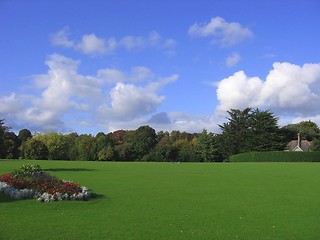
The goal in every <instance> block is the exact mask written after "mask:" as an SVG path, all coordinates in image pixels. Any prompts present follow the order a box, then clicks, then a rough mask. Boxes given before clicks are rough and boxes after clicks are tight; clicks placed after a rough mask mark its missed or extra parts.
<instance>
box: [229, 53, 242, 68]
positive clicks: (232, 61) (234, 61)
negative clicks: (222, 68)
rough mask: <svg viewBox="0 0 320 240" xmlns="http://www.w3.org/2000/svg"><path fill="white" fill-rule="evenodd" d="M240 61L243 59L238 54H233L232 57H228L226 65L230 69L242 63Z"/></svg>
mask: <svg viewBox="0 0 320 240" xmlns="http://www.w3.org/2000/svg"><path fill="white" fill-rule="evenodd" d="M240 59H241V57H240V55H239V54H238V53H233V54H232V55H230V56H229V57H227V59H226V64H227V66H228V67H233V66H235V65H236V64H237V63H238V62H239V61H240Z"/></svg>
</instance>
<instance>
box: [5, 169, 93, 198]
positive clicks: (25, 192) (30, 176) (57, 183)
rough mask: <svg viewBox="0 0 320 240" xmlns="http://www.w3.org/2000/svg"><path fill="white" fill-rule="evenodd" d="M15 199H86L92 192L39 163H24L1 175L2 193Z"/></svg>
mask: <svg viewBox="0 0 320 240" xmlns="http://www.w3.org/2000/svg"><path fill="white" fill-rule="evenodd" d="M1 192H3V193H4V194H7V195H9V196H10V197H11V198H13V199H22V198H37V199H38V200H39V201H46V202H50V201H55V200H66V199H72V200H81V199H82V200H86V199H88V198H90V197H91V192H90V191H89V190H88V189H87V188H86V187H83V186H80V185H79V184H76V183H73V182H69V181H63V180H60V179H57V178H55V177H53V176H51V175H49V174H48V173H46V172H45V171H43V170H42V169H41V167H40V166H39V165H36V166H34V165H26V166H25V165H23V166H22V167H21V168H20V169H19V170H15V171H13V172H12V173H6V174H3V175H0V193H1Z"/></svg>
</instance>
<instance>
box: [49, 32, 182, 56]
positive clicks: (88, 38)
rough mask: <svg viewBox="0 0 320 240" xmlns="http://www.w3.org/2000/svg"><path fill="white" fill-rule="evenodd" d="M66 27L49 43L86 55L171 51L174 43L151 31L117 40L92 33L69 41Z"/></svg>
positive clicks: (53, 35)
mask: <svg viewBox="0 0 320 240" xmlns="http://www.w3.org/2000/svg"><path fill="white" fill-rule="evenodd" d="M70 35H71V34H70V31H69V28H68V27H64V28H63V29H61V30H59V31H58V32H56V33H53V34H51V43H52V44H53V45H55V46H61V47H65V48H71V49H74V50H78V51H81V52H82V53H84V54H88V55H101V54H108V53H112V52H114V51H115V50H116V49H118V48H124V49H127V50H133V49H143V48H147V47H154V48H160V49H172V48H173V47H174V46H175V44H176V41H175V40H174V39H171V38H168V39H166V38H163V37H162V36H161V35H160V34H159V33H158V32H156V31H152V32H150V34H149V35H148V36H124V37H122V38H120V39H119V40H116V38H114V37H110V38H107V39H104V38H101V37H98V36H96V35H95V34H94V33H91V34H85V35H83V36H82V38H81V40H71V39H70Z"/></svg>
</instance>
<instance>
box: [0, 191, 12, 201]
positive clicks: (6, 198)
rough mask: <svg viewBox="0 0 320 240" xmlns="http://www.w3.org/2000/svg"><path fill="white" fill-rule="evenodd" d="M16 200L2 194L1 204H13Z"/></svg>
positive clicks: (0, 194)
mask: <svg viewBox="0 0 320 240" xmlns="http://www.w3.org/2000/svg"><path fill="white" fill-rule="evenodd" d="M13 201H14V200H13V199H12V198H10V197H8V196H6V195H4V194H2V193H0V203H7V202H13Z"/></svg>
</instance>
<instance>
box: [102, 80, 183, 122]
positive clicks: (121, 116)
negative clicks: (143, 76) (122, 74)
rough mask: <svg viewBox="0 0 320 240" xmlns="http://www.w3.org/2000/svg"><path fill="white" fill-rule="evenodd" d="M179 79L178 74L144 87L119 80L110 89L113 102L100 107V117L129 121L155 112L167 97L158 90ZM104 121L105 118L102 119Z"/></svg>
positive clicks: (108, 119)
mask: <svg viewBox="0 0 320 240" xmlns="http://www.w3.org/2000/svg"><path fill="white" fill-rule="evenodd" d="M177 79H178V76H177V75H173V76H171V77H168V78H164V79H159V80H157V81H154V82H151V83H149V84H147V85H146V86H144V87H140V86H136V85H133V84H125V83H122V82H119V83H117V84H116V86H115V87H114V88H112V89H111V91H110V98H111V103H110V105H108V104H103V105H101V106H100V107H99V109H98V113H99V116H100V119H107V121H110V120H111V121H112V120H120V121H127V120H133V119H136V118H140V117H142V116H144V115H148V114H151V113H154V112H155V111H156V109H157V107H158V106H159V105H160V104H161V103H162V102H163V100H164V99H165V97H164V96H159V95H158V94H157V91H158V90H159V89H160V88H161V87H163V86H164V85H166V84H168V83H170V82H173V81H175V80H177ZM102 121H103V120H102Z"/></svg>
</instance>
